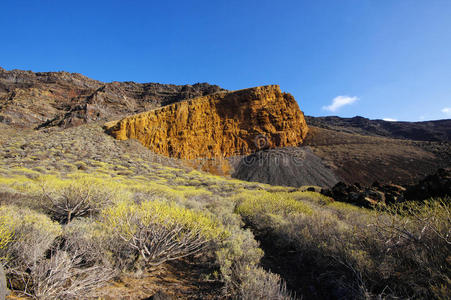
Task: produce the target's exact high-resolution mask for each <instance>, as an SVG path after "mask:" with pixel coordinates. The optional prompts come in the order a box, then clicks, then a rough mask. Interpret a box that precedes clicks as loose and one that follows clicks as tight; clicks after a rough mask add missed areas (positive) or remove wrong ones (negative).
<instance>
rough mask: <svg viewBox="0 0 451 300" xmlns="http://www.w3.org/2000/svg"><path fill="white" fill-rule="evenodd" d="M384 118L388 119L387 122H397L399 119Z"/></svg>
mask: <svg viewBox="0 0 451 300" xmlns="http://www.w3.org/2000/svg"><path fill="white" fill-rule="evenodd" d="M382 120H384V121H387V122H396V121H398V120H396V119H392V118H383V119H382Z"/></svg>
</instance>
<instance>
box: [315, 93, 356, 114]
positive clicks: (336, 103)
mask: <svg viewBox="0 0 451 300" xmlns="http://www.w3.org/2000/svg"><path fill="white" fill-rule="evenodd" d="M357 100H359V98H357V97H350V96H337V97H335V98H334V99H333V100H332V104H330V105H328V106H323V109H324V110H328V111H332V112H334V111H337V110H338V109H339V108H340V107H342V106H345V105H350V104H352V103H354V102H356V101H357Z"/></svg>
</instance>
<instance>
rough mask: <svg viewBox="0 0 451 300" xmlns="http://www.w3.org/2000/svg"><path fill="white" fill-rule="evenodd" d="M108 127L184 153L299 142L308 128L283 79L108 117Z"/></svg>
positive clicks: (157, 148)
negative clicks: (281, 83)
mask: <svg viewBox="0 0 451 300" xmlns="http://www.w3.org/2000/svg"><path fill="white" fill-rule="evenodd" d="M105 129H106V131H107V132H108V133H109V134H111V135H112V136H114V137H115V138H117V139H119V140H126V139H131V138H134V139H137V140H139V141H140V142H141V143H142V144H143V145H145V146H146V147H148V148H149V149H151V150H152V151H154V152H156V153H160V154H164V155H167V156H171V157H177V158H183V159H194V158H198V157H207V158H212V157H214V158H221V157H228V156H234V155H244V154H250V153H253V152H255V151H256V150H259V149H262V148H277V147H286V146H298V145H300V144H301V143H302V142H303V140H304V139H305V137H306V135H307V132H308V127H307V124H306V122H305V120H304V115H303V113H302V112H301V110H300V109H299V106H298V104H297V102H296V100H295V99H294V98H293V96H291V95H290V94H287V93H282V92H281V90H280V88H279V86H277V85H269V86H262V87H255V88H250V89H244V90H239V91H234V92H220V93H216V94H212V95H208V96H203V97H198V98H196V99H193V100H189V101H182V102H178V103H174V104H172V105H168V106H164V107H162V108H159V109H155V110H152V111H148V112H145V113H140V114H137V115H133V116H130V117H126V118H124V119H122V120H119V121H115V122H109V123H106V124H105Z"/></svg>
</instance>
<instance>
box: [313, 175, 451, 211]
mask: <svg viewBox="0 0 451 300" xmlns="http://www.w3.org/2000/svg"><path fill="white" fill-rule="evenodd" d="M321 193H322V194H324V195H326V196H328V197H331V198H333V199H334V200H336V201H340V202H347V203H352V204H355V205H359V206H364V207H372V206H373V205H375V204H378V203H382V204H395V203H400V202H404V201H422V200H427V199H429V198H436V197H443V198H445V197H448V199H449V197H450V196H451V170H450V169H438V170H437V172H435V173H434V174H431V175H428V176H426V177H425V178H424V179H422V180H420V181H419V182H418V183H416V184H413V185H410V186H407V187H402V186H399V185H395V184H385V185H380V184H379V183H378V182H374V183H373V184H372V185H371V186H370V187H361V186H360V185H359V184H358V183H355V184H350V185H348V184H346V183H344V182H339V183H337V184H336V185H334V186H333V187H332V188H331V189H323V190H321Z"/></svg>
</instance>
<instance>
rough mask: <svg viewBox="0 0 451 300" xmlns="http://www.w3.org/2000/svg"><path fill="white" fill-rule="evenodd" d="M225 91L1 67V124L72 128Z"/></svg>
mask: <svg viewBox="0 0 451 300" xmlns="http://www.w3.org/2000/svg"><path fill="white" fill-rule="evenodd" d="M219 91H224V89H221V88H220V87H219V86H216V85H210V84H208V83H196V84H194V85H173V84H158V83H135V82H110V83H104V82H100V81H97V80H92V79H89V78H88V77H85V76H83V75H81V74H77V73H67V72H42V73H41V72H38V73H34V72H31V71H21V70H12V71H6V70H5V69H2V68H0V123H5V124H8V125H11V126H15V127H24V128H44V127H53V126H58V127H64V128H67V127H72V126H77V125H80V124H84V123H89V122H93V121H108V120H117V119H119V118H122V117H124V116H127V115H130V114H135V113H139V112H143V111H148V110H151V109H154V108H157V107H160V106H164V105H168V104H172V103H174V102H177V101H181V100H184V99H190V98H195V97H199V96H205V95H208V94H213V93H216V92H219Z"/></svg>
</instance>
